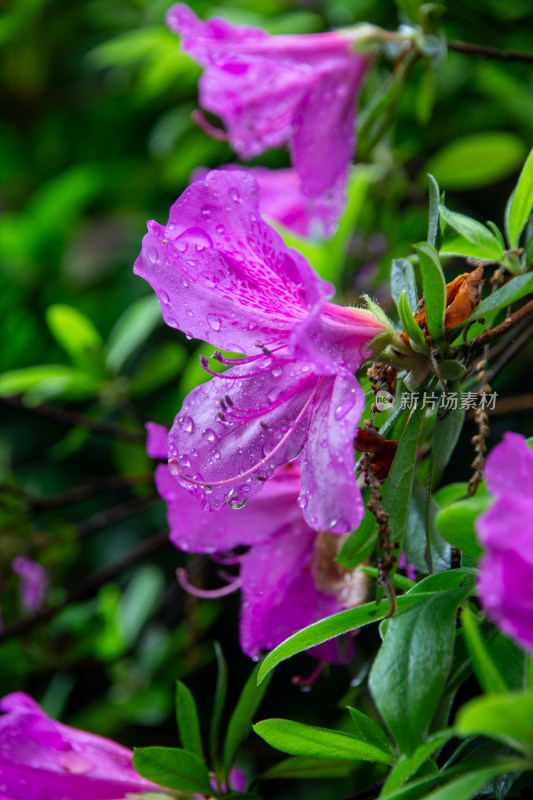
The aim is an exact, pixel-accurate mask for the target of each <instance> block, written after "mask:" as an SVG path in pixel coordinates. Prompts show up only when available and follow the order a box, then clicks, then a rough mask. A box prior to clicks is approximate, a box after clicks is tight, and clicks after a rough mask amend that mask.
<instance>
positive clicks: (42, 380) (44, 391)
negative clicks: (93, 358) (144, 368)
mask: <svg viewBox="0 0 533 800" xmlns="http://www.w3.org/2000/svg"><path fill="white" fill-rule="evenodd" d="M99 387H100V381H98V380H97V379H96V378H94V377H93V376H92V375H88V374H87V373H86V372H81V371H80V370H77V369H74V368H73V367H67V366H65V365H64V364H42V365H36V366H34V367H24V368H23V369H13V370H11V371H9V372H4V373H3V374H2V375H0V397H10V396H12V395H16V394H25V395H26V397H28V393H30V397H31V399H32V400H33V401H34V402H39V401H41V402H42V401H43V400H45V399H48V398H49V397H60V396H64V397H68V398H70V399H72V400H82V399H85V398H89V397H94V396H95V395H96V394H98V389H99Z"/></svg>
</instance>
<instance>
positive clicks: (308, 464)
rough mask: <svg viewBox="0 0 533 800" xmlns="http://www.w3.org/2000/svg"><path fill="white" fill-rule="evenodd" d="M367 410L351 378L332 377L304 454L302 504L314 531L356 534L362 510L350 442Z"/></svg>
mask: <svg viewBox="0 0 533 800" xmlns="http://www.w3.org/2000/svg"><path fill="white" fill-rule="evenodd" d="M364 406H365V397H364V393H363V390H362V389H361V387H360V386H359V383H358V382H357V380H356V379H355V378H354V377H353V376H352V375H350V374H346V375H345V376H342V377H341V376H338V377H337V378H335V382H334V384H333V389H332V392H331V395H330V396H328V397H325V398H324V399H323V401H322V402H321V404H320V406H319V408H318V409H317V410H316V412H315V414H314V415H313V420H312V423H311V427H310V430H309V434H308V438H307V443H306V445H305V448H304V451H303V454H302V493H301V496H300V505H301V506H302V508H303V509H304V514H305V518H306V520H307V521H308V523H309V525H311V527H312V528H314V529H315V530H323V531H331V532H332V533H347V532H348V531H351V530H355V529H356V528H357V527H358V526H359V524H360V522H361V520H362V519H363V516H364V513H365V509H364V505H363V499H362V497H361V492H360V491H359V488H358V486H357V483H356V479H355V463H354V448H353V440H354V437H355V433H356V430H357V426H358V424H359V420H360V418H361V414H362V412H363V409H364Z"/></svg>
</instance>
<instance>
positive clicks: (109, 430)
mask: <svg viewBox="0 0 533 800" xmlns="http://www.w3.org/2000/svg"><path fill="white" fill-rule="evenodd" d="M0 400H1V401H2V402H3V403H5V404H6V405H8V406H12V407H13V408H19V409H21V410H23V411H29V412H30V413H33V414H39V415H40V416H42V417H47V419H51V420H53V421H54V422H58V423H59V424H60V425H67V426H68V427H70V428H83V429H84V430H88V431H91V433H99V434H101V435H102V436H111V437H113V438H114V439H123V440H124V441H126V442H144V441H146V434H145V433H141V432H137V431H130V430H128V428H122V427H121V426H120V425H114V424H113V423H111V422H98V420H95V419H93V418H92V417H88V416H86V415H85V414H77V413H76V412H74V411H67V410H65V409H63V408H55V407H54V406H51V405H49V404H48V403H42V404H41V405H38V406H27V405H25V404H24V403H23V402H22V399H21V397H20V396H16V397H2V398H0Z"/></svg>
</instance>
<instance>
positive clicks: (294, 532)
mask: <svg viewBox="0 0 533 800" xmlns="http://www.w3.org/2000/svg"><path fill="white" fill-rule="evenodd" d="M146 427H147V429H148V442H147V451H148V454H149V455H150V456H152V457H153V458H164V457H165V456H166V452H167V449H166V441H165V439H166V430H165V429H164V428H163V427H162V426H160V425H155V424H154V423H148V424H147V426H146ZM155 482H156V486H157V489H158V491H159V494H160V495H161V496H162V497H163V499H164V500H165V501H166V503H167V509H168V513H167V519H168V524H169V527H170V539H171V541H172V543H173V544H174V545H175V546H176V547H177V548H178V549H179V550H184V551H186V552H194V553H209V554H216V553H228V552H229V551H232V550H234V549H235V548H238V547H240V546H243V545H244V546H248V547H249V549H248V551H247V552H246V553H245V554H244V555H242V556H235V557H234V558H233V559H232V558H231V557H230V558H229V560H228V558H226V559H223V563H238V564H239V565H240V574H239V577H238V578H235V580H234V581H233V582H230V583H228V584H227V586H224V587H223V588H222V589H220V590H213V591H210V590H206V591H205V590H204V591H202V590H199V589H194V587H191V586H190V584H189V583H188V581H187V580H186V578H185V576H184V575H183V573H180V582H181V583H182V585H183V586H184V587H185V588H187V589H188V590H189V591H192V592H193V593H194V594H196V595H198V596H200V597H211V598H212V597H220V596H222V595H224V594H229V593H230V592H231V591H236V590H238V589H240V590H241V592H242V606H241V619H240V631H239V633H240V644H241V648H242V650H243V652H244V653H245V654H246V655H248V656H250V657H251V658H258V657H259V655H260V654H261V652H262V651H263V650H271V649H272V648H273V647H275V646H276V645H277V644H279V643H280V642H282V641H283V640H284V639H286V638H287V637H288V636H290V635H291V634H292V633H294V632H295V631H297V630H300V629H301V628H304V627H306V626H307V625H311V623H313V622H317V621H318V620H320V619H323V618H324V617H328V616H330V615H331V614H335V613H337V612H338V611H342V610H343V609H345V608H352V607H354V606H357V605H360V604H361V603H363V602H364V601H365V598H366V594H367V590H368V577H367V575H365V574H364V573H362V572H360V571H357V570H351V571H346V570H344V569H343V568H342V567H340V566H339V565H338V564H337V563H336V562H335V560H334V558H335V556H336V554H337V553H338V551H339V549H340V546H341V545H342V542H343V538H344V537H339V536H335V535H334V534H328V533H316V532H315V531H313V530H311V528H310V527H309V525H308V524H307V523H306V521H305V519H304V517H303V515H302V511H301V509H300V507H299V505H298V503H297V498H298V494H299V491H300V469H299V466H298V465H297V464H291V465H290V466H288V467H286V468H285V469H283V470H281V472H279V473H278V474H277V475H276V476H275V477H274V478H273V479H272V480H271V481H269V482H268V484H267V485H266V486H265V487H264V489H263V491H262V492H261V494H259V495H257V496H255V497H253V498H252V499H251V500H250V501H249V502H248V503H247V504H246V506H245V507H244V508H241V509H238V510H237V509H231V508H224V509H222V510H221V511H218V512H216V513H214V514H213V513H209V512H206V511H204V510H203V509H202V508H201V507H200V506H199V504H198V503H197V502H196V501H195V499H194V498H193V497H191V495H190V493H189V492H187V491H186V490H185V489H184V488H183V487H182V486H180V485H179V483H178V482H177V481H176V479H175V477H174V476H173V475H172V473H171V471H170V470H169V468H168V467H167V465H166V464H160V465H159V466H158V467H157V468H156V472H155ZM345 645H346V642H345V641H339V640H337V639H335V640H332V641H330V642H326V643H325V644H324V645H320V646H319V647H317V648H313V650H312V651H311V652H312V654H313V655H314V656H315V657H316V658H318V659H320V660H325V661H330V662H334V663H335V662H338V661H342V660H345V656H346V654H347V651H348V648H347V647H346V646H345Z"/></svg>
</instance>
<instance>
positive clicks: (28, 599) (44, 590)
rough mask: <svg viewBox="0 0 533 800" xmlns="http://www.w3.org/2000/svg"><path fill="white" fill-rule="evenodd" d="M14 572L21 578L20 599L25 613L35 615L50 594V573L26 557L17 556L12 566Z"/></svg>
mask: <svg viewBox="0 0 533 800" xmlns="http://www.w3.org/2000/svg"><path fill="white" fill-rule="evenodd" d="M11 568H12V570H13V572H15V573H16V574H17V575H19V576H20V599H21V602H22V607H23V608H24V610H25V611H30V612H31V613H35V612H36V611H38V610H39V609H40V607H41V606H42V604H43V600H44V598H45V597H46V595H47V594H48V591H49V588H50V580H49V577H48V571H47V570H46V569H45V568H44V567H42V566H41V565H40V564H37V563H36V562H35V561H32V560H31V558H27V557H26V556H17V557H16V558H15V559H13V562H12V564H11Z"/></svg>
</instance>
